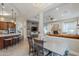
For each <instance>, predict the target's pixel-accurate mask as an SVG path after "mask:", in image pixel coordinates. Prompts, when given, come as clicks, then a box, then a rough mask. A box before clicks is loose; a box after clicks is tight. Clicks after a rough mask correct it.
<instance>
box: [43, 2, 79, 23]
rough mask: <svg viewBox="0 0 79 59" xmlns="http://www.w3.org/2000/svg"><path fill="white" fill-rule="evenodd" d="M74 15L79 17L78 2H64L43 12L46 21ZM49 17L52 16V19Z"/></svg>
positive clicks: (73, 16)
mask: <svg viewBox="0 0 79 59" xmlns="http://www.w3.org/2000/svg"><path fill="white" fill-rule="evenodd" d="M75 17H79V3H64V4H61V5H59V6H57V7H55V8H51V9H50V10H48V11H47V12H45V14H44V18H45V19H46V22H50V21H59V20H62V19H69V18H75ZM50 18H53V20H50Z"/></svg>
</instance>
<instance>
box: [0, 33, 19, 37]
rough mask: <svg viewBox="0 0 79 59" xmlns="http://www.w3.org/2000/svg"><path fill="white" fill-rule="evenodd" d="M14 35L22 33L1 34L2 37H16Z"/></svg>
mask: <svg viewBox="0 0 79 59" xmlns="http://www.w3.org/2000/svg"><path fill="white" fill-rule="evenodd" d="M14 35H20V33H12V34H0V37H6V36H14Z"/></svg>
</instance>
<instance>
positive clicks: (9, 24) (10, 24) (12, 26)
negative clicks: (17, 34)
mask: <svg viewBox="0 0 79 59" xmlns="http://www.w3.org/2000/svg"><path fill="white" fill-rule="evenodd" d="M8 28H16V25H15V24H14V23H11V22H8Z"/></svg>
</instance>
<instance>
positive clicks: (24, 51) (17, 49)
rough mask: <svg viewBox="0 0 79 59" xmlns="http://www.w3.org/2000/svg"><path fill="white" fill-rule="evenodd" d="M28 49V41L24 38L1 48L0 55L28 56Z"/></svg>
mask: <svg viewBox="0 0 79 59" xmlns="http://www.w3.org/2000/svg"><path fill="white" fill-rule="evenodd" d="M28 51H29V50H28V42H27V41H26V40H24V41H21V42H20V43H18V44H16V45H13V46H11V47H8V48H7V49H1V50H0V56H28V55H29V54H28V53H29V52H28Z"/></svg>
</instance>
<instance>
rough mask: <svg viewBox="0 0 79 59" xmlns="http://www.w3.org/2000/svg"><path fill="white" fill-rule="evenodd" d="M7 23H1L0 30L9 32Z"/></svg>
mask: <svg viewBox="0 0 79 59" xmlns="http://www.w3.org/2000/svg"><path fill="white" fill-rule="evenodd" d="M7 29H8V27H7V22H0V30H7Z"/></svg>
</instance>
